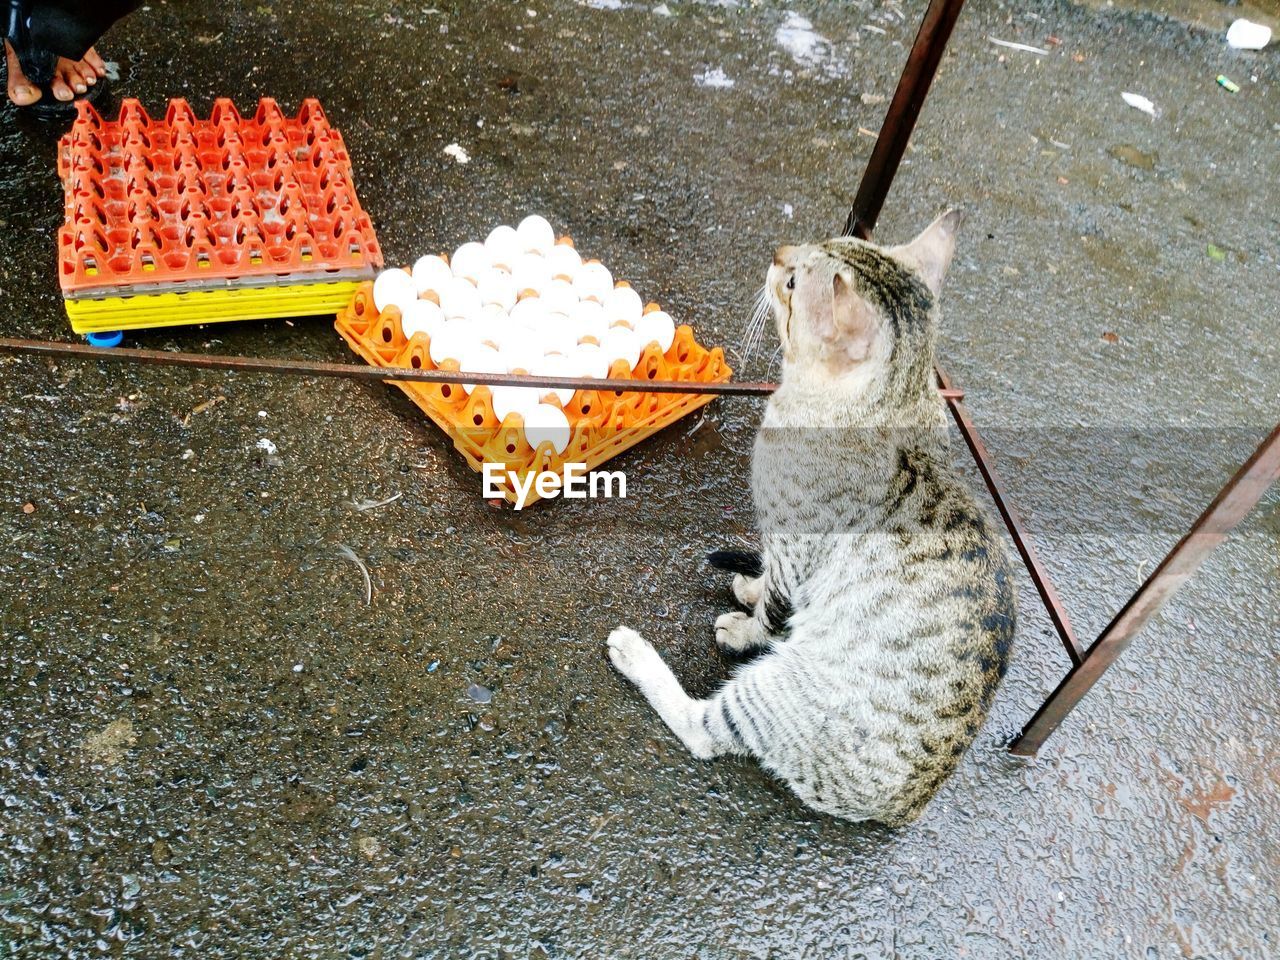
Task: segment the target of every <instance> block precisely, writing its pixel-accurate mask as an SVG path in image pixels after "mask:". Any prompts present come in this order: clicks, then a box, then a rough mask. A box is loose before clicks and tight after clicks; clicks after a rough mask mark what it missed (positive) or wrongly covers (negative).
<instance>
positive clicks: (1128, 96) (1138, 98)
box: [1120, 93, 1156, 117]
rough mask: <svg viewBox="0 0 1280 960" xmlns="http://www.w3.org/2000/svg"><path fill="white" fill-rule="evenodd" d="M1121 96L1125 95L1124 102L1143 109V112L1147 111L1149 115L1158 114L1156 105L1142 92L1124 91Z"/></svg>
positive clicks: (1137, 108) (1136, 108)
mask: <svg viewBox="0 0 1280 960" xmlns="http://www.w3.org/2000/svg"><path fill="white" fill-rule="evenodd" d="M1120 96H1122V97H1124V102H1125V103H1127V104H1128V105H1129V106H1131V107H1133V108H1134V109H1135V110H1141V111H1142V112H1143V113H1145V114H1146V115H1147V116H1149V117H1154V116H1155V115H1156V105H1155V104H1154V103H1152V102H1151V101H1150V100H1148V99H1147V98H1146V97H1144V96H1143V95H1142V94H1140V93H1122V94H1120Z"/></svg>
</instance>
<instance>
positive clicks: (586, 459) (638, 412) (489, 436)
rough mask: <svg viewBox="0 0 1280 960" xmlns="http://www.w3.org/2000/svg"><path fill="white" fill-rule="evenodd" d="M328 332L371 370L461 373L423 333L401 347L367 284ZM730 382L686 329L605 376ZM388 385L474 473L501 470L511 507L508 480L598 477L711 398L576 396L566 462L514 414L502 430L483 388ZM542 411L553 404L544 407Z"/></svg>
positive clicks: (394, 317)
mask: <svg viewBox="0 0 1280 960" xmlns="http://www.w3.org/2000/svg"><path fill="white" fill-rule="evenodd" d="M334 326H335V328H336V329H337V331H338V333H340V334H341V335H342V338H343V339H344V340H346V342H347V345H348V346H350V347H351V349H352V350H354V351H355V352H356V353H357V354H359V356H361V357H362V358H363V359H364V360H365V361H366V362H367V363H369V364H371V365H373V366H375V367H401V368H413V369H418V370H434V369H442V370H457V369H458V364H457V362H456V361H454V360H446V361H445V362H444V363H443V364H440V365H438V366H437V364H435V363H434V362H433V361H432V359H431V353H430V346H431V341H430V338H429V337H428V336H427V335H426V334H425V333H417V334H415V335H414V337H413V339H412V340H408V339H406V338H405V336H404V333H403V331H402V330H401V329H400V310H399V309H398V308H397V307H395V306H388V307H387V308H386V309H385V310H383V311H382V312H381V313H379V312H378V309H377V308H376V307H375V306H374V302H373V284H372V283H364V284H361V285H360V286H359V287H358V288H357V290H356V293H355V296H354V297H352V299H351V302H350V303H349V304H348V305H347V307H346V309H344V310H343V311H342V312H341V313H339V314H338V318H337V322H336V323H335V324H334ZM732 374H733V371H732V369H730V367H729V366H728V364H727V363H725V359H724V351H723V350H721V349H720V348H719V347H715V348H712V349H710V350H708V349H707V348H706V347H704V346H702V345H701V344H700V343H698V341H697V340H696V339H695V338H694V334H693V329H692V328H691V327H689V326H688V325H681V326H679V327H677V328H676V335H675V339H674V340H673V341H672V342H671V347H670V348H669V349H668V350H667V351H666V353H663V352H662V350H661V349H660V348H659V346H658V344H657V343H650V344H649V345H648V346H646V347H645V349H644V351H643V352H642V353H641V355H640V359H639V361H638V362H637V363H636V365H635V367H634V368H633V369H628V368H627V364H626V361H625V360H615V361H614V363H613V366H612V368H611V369H610V370H609V377H610V378H617V379H633V380H682V381H689V382H696V383H723V382H725V381H727V380H728V379H729V377H730V376H731V375H732ZM392 382H395V385H396V386H398V387H399V388H400V389H401V390H403V391H404V392H405V393H406V394H407V395H408V396H409V399H410V400H412V401H413V402H414V403H415V404H417V406H418V407H419V409H421V410H422V412H423V413H425V414H426V415H427V416H428V417H430V418H431V419H432V420H434V421H435V423H436V425H437V426H439V427H440V429H442V430H443V431H445V433H447V434H448V435H449V437H450V438H451V439H452V440H453V445H454V447H455V448H456V449H457V450H458V451H459V452H460V453H461V454H462V455H463V457H465V458H466V461H467V463H468V464H470V465H471V469H473V470H476V471H480V470H482V469H483V465H484V464H485V463H494V464H499V465H501V466H502V467H503V471H502V472H503V474H504V476H503V482H502V483H501V484H499V486H500V487H501V488H502V490H503V494H502V495H503V497H504V498H505V499H506V500H507V501H509V502H511V503H515V502H516V500H517V499H518V498H519V497H518V494H517V493H516V490H515V484H513V483H512V482H511V480H510V479H509V476H510V475H514V477H515V478H516V483H519V484H520V485H521V486H524V485H525V483H526V481H525V477H526V476H527V475H528V474H529V473H533V474H539V473H542V472H552V473H555V474H557V475H562V474H563V469H564V465H565V464H566V463H582V464H585V465H586V470H588V471H590V470H594V469H596V468H597V467H599V466H600V465H601V464H603V463H605V462H606V461H607V460H609V459H610V458H611V457H613V456H616V455H617V454H619V453H622V452H623V451H624V450H627V449H629V448H630V447H633V446H635V445H636V444H637V443H639V442H640V441H642V440H644V439H646V438H647V437H650V436H652V435H653V434H655V433H657V432H658V431H659V430H661V429H662V428H663V427H666V426H669V425H670V424H672V423H674V422H675V421H677V420H679V419H680V418H681V417H684V416H687V415H688V414H690V413H692V412H693V411H695V410H697V409H699V408H700V407H703V406H706V405H707V404H708V403H710V402H711V401H712V400H713V399H715V398H714V396H712V395H708V394H694V393H644V392H639V391H636V392H631V391H626V392H618V391H615V390H579V391H577V392H576V393H575V394H574V395H573V399H572V400H571V401H570V402H569V404H568V406H565V407H564V408H563V409H564V413H565V416H566V417H567V418H568V420H569V430H570V434H569V444H568V446H567V447H565V449H564V451H563V452H562V453H556V450H555V446H554V445H553V444H552V443H551V442H550V441H544V442H543V443H541V444H539V445H538V448H537V449H536V450H535V449H533V448H532V447H530V446H529V444H528V442H527V441H526V440H525V436H524V423H523V421H522V419H521V417H520V414H519V413H514V412H513V413H510V414H508V415H507V417H506V419H505V420H503V421H501V422H499V420H498V418H497V416H496V415H495V414H494V412H493V405H492V403H491V398H492V394H491V393H490V390H489V388H488V387H486V386H484V385H478V386H477V387H476V388H475V389H474V390H472V391H471V392H470V393H469V394H468V393H466V392H465V391H464V390H462V389H461V388H460V387H459V386H457V385H456V384H447V383H421V382H409V383H406V382H396V381H392ZM546 402H556V401H554V400H552V399H550V398H548V400H547V401H546ZM529 489H530V492H529V495H528V497H527V498H526V500H525V505H526V506H527V505H529V504H532V503H534V502H536V501H537V500H538V499H539V498H538V496H537V494H536V492H535V489H534V488H532V487H530V488H529Z"/></svg>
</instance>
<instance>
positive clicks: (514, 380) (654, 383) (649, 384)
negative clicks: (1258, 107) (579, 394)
mask: <svg viewBox="0 0 1280 960" xmlns="http://www.w3.org/2000/svg"><path fill="white" fill-rule="evenodd" d="M0 351H7V352H9V353H21V354H28V355H34V356H44V357H63V358H70V359H80V360H118V361H120V362H121V363H138V364H143V365H148V366H160V367H195V368H197V369H200V370H230V371H231V372H233V373H272V374H292V375H296V376H304V377H346V378H347V379H351V380H381V381H391V382H412V383H477V384H479V383H482V384H485V385H487V386H504V387H546V388H548V389H569V390H615V391H618V392H621V393H692V394H697V395H699V396H708V395H716V396H737V397H764V396H768V395H769V394H771V393H773V391H774V390H776V389H778V385H777V384H776V383H768V382H760V381H736V382H735V381H726V382H722V383H701V382H697V381H689V380H622V379H612V378H605V379H601V380H597V379H594V378H590V377H535V376H524V375H520V374H511V373H463V372H461V371H454V370H420V369H418V368H416V367H372V366H366V365H361V364H354V363H323V362H320V361H315V360H272V359H268V358H265V357H237V356H218V355H216V354H206V353H178V352H173V351H168V350H136V349H132V348H129V347H115V348H113V349H107V350H104V349H102V348H100V347H92V346H89V345H88V344H84V343H60V342H58V341H56V340H21V339H18V338H14V337H0ZM939 394H940V395H941V396H942V397H943V398H944V399H945V398H950V397H952V396H953V395H954V396H961V397H963V396H964V392H963V391H948V390H945V389H944V390H940V391H939Z"/></svg>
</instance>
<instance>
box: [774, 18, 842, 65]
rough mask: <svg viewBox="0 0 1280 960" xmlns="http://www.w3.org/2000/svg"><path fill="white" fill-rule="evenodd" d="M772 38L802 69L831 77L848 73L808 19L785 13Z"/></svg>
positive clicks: (829, 43) (828, 41)
mask: <svg viewBox="0 0 1280 960" xmlns="http://www.w3.org/2000/svg"><path fill="white" fill-rule="evenodd" d="M773 38H774V41H775V42H776V43H777V44H778V46H780V47H781V48H782V49H783V50H785V51H787V53H789V54H791V59H792V60H794V61H795V62H796V63H798V64H799V65H800V66H802V67H806V68H809V69H818V70H822V71H823V72H825V73H826V74H828V75H829V76H833V77H841V76H845V75H846V74H847V73H848V68H847V66H846V65H845V62H844V61H843V60H841V59H840V58H839V57H837V56H835V54H834V52H833V50H832V47H831V41H830V40H828V39H827V38H826V37H824V36H823V35H822V34H820V33H818V32H817V31H816V30H814V29H813V23H812V22H811V21H810V20H809V19H808V18H806V17H802V16H800V14H798V13H795V12H794V11H789V12H788V13H787V18H786V19H785V20H783V21H782V24H781V25H780V26H779V27H778V29H777V32H776V33H774V37H773Z"/></svg>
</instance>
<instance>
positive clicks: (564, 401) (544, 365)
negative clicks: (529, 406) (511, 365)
mask: <svg viewBox="0 0 1280 960" xmlns="http://www.w3.org/2000/svg"><path fill="white" fill-rule="evenodd" d="M529 372H530V373H532V374H535V375H536V376H540V377H572V376H574V373H573V365H572V364H571V363H570V362H569V358H568V357H566V356H563V355H561V354H558V353H553V354H551V355H550V356H546V357H543V358H542V359H541V360H539V361H538V362H537V363H535V364H534V365H533V369H532V370H530V371H529ZM543 393H544V394H545V393H554V394H555V395H556V397H557V398H558V399H559V400H560V406H562V407H567V406H568V405H569V403H570V402H571V401H572V400H573V394H574V391H573V388H572V387H546V388H544V389H543Z"/></svg>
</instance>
